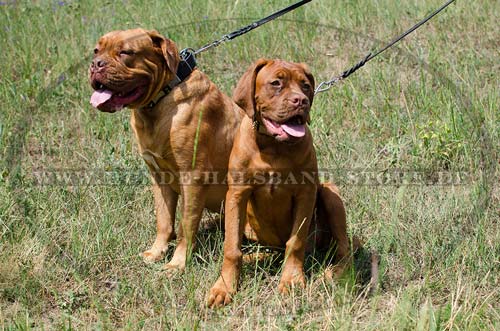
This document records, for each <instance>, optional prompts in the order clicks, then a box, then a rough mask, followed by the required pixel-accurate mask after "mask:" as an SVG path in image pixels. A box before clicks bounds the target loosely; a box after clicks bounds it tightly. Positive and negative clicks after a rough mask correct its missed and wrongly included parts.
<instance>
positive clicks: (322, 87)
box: [314, 0, 455, 94]
mask: <svg viewBox="0 0 500 331" xmlns="http://www.w3.org/2000/svg"><path fill="white" fill-rule="evenodd" d="M454 1H455V0H449V1H448V2H447V3H445V4H444V5H442V6H441V7H440V8H438V9H437V10H435V11H434V12H433V13H431V14H430V15H429V16H427V17H426V18H424V19H423V20H421V21H420V22H418V23H417V24H415V25H414V26H412V27H411V28H410V29H409V30H407V31H405V32H404V33H402V34H401V35H399V36H397V37H396V38H394V39H393V40H392V41H391V42H390V43H388V44H387V45H386V46H385V47H384V48H382V49H380V50H379V51H377V52H375V53H372V52H370V53H368V55H366V56H365V57H364V58H363V59H362V60H361V61H359V62H358V63H356V64H355V65H354V66H352V67H351V68H349V69H347V70H346V71H344V72H343V73H342V74H341V75H339V76H337V77H334V78H332V79H331V80H328V81H324V82H321V83H320V84H319V85H318V87H316V89H315V90H314V94H317V93H321V92H325V91H327V90H329V89H330V88H331V87H332V86H333V85H334V84H336V83H338V82H339V81H341V80H343V79H345V78H347V77H349V76H350V75H352V74H353V73H354V72H356V70H358V69H359V68H361V67H362V66H364V65H365V64H366V63H367V62H368V61H370V60H371V59H373V58H374V57H376V56H377V55H380V54H381V53H382V52H384V51H385V50H387V49H388V48H390V47H392V46H394V44H396V43H397V42H399V41H400V40H401V39H403V38H404V37H406V36H407V35H409V34H410V33H412V32H413V31H415V30H416V29H418V28H419V27H420V26H422V25H423V24H425V23H426V22H427V21H429V20H430V19H431V18H433V17H434V16H436V15H437V14H439V13H440V12H441V11H443V10H444V9H445V8H446V7H448V6H449V5H450V4H451V3H452V2H454Z"/></svg>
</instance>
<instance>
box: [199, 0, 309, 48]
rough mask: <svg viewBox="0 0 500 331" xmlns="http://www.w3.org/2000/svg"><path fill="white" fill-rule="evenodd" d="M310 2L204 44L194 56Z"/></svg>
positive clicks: (288, 8) (294, 6)
mask: <svg viewBox="0 0 500 331" xmlns="http://www.w3.org/2000/svg"><path fill="white" fill-rule="evenodd" d="M311 1H312V0H302V1H299V2H297V3H294V4H293V5H290V6H288V7H286V8H284V9H281V10H279V11H277V12H275V13H274V14H271V15H269V16H267V17H264V18H263V19H260V20H258V21H256V22H253V23H252V24H249V25H247V26H245V27H242V28H241V29H238V30H235V31H233V32H231V33H228V34H225V35H223V36H222V38H220V39H218V40H215V41H213V42H211V43H209V44H206V45H205V46H203V47H201V48H200V49H198V50H196V51H193V53H194V55H197V54H199V53H202V52H205V51H207V50H209V49H211V48H213V47H217V46H219V45H220V44H222V43H224V42H226V41H229V40H233V39H234V38H236V37H239V36H241V35H243V34H245V33H247V32H250V31H252V30H253V29H256V28H258V27H259V26H261V25H264V24H266V23H267V22H270V21H272V20H275V19H277V18H278V17H280V16H282V15H284V14H286V13H288V12H290V11H292V10H294V9H297V8H299V7H300V6H303V5H305V4H306V3H308V2H311Z"/></svg>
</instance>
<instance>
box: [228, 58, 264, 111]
mask: <svg viewBox="0 0 500 331" xmlns="http://www.w3.org/2000/svg"><path fill="white" fill-rule="evenodd" d="M269 62H270V60H267V59H259V60H257V61H256V62H255V63H254V64H252V65H251V66H250V68H248V70H247V71H246V72H245V73H244V74H243V76H242V77H241V78H240V81H239V82H238V84H237V85H236V88H235V89H234V91H233V100H234V102H235V103H236V104H237V105H238V106H240V107H241V108H243V110H244V111H245V112H246V113H247V115H248V116H249V117H250V118H252V117H253V115H254V114H255V111H256V109H255V81H256V80H257V74H258V73H259V71H260V69H262V68H263V67H264V66H265V65H266V64H268V63H269Z"/></svg>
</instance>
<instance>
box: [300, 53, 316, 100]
mask: <svg viewBox="0 0 500 331" xmlns="http://www.w3.org/2000/svg"><path fill="white" fill-rule="evenodd" d="M299 65H300V66H301V67H302V69H304V74H305V75H306V77H307V79H309V83H311V88H310V89H309V92H308V93H307V97H308V98H309V103H310V104H311V106H312V103H313V99H314V89H315V88H316V85H315V81H314V76H313V74H312V73H311V69H309V66H308V65H307V64H305V63H299Z"/></svg>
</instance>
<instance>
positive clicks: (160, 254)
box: [140, 246, 167, 263]
mask: <svg viewBox="0 0 500 331" xmlns="http://www.w3.org/2000/svg"><path fill="white" fill-rule="evenodd" d="M166 253H167V247H166V246H165V247H164V248H157V247H155V246H153V247H151V249H148V250H147V251H144V252H142V253H141V254H140V256H142V259H143V260H144V262H147V263H153V262H158V261H160V260H163V258H164V257H165V254H166Z"/></svg>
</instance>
